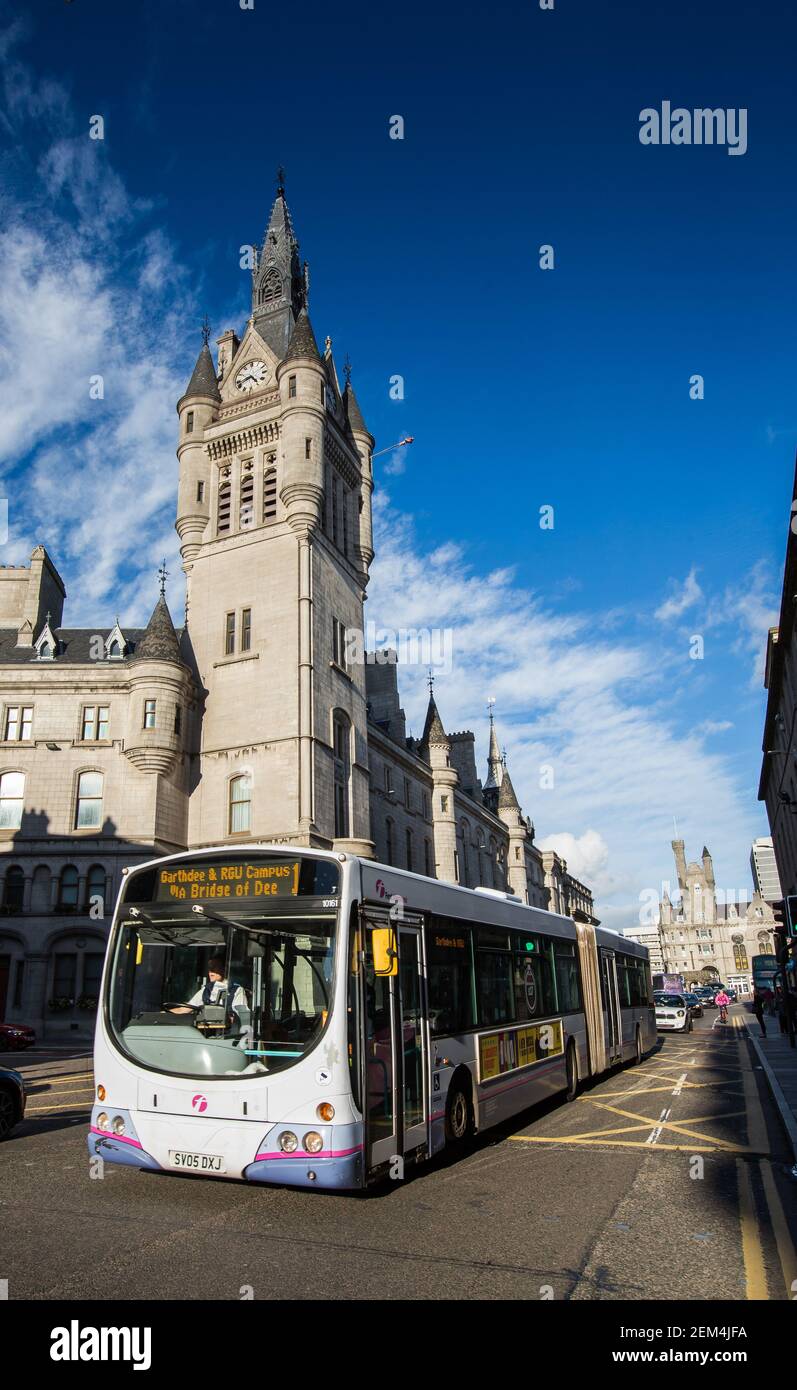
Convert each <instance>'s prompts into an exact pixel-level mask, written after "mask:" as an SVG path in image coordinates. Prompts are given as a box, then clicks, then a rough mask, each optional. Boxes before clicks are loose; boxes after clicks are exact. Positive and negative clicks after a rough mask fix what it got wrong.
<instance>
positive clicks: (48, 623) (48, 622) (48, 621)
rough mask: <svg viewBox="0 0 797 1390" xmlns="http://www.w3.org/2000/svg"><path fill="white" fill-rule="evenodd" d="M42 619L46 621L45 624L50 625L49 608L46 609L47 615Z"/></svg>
mask: <svg viewBox="0 0 797 1390" xmlns="http://www.w3.org/2000/svg"><path fill="white" fill-rule="evenodd" d="M44 621H45V622H46V624H47V626H48V627H49V626H50V610H49V608H48V609H47V617H46V618H45V620H44Z"/></svg>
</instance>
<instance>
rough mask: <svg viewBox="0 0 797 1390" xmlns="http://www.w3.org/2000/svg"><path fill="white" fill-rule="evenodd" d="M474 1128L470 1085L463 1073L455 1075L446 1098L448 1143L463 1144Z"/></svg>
mask: <svg viewBox="0 0 797 1390" xmlns="http://www.w3.org/2000/svg"><path fill="white" fill-rule="evenodd" d="M472 1128H473V1120H472V1115H471V1104H470V1086H469V1085H468V1082H467V1081H466V1079H465V1077H464V1076H463V1075H462V1074H459V1075H454V1076H453V1077H452V1079H451V1085H450V1086H449V1088H448V1096H447V1098H446V1143H447V1144H461V1143H462V1142H463V1140H465V1139H467V1137H468V1135H469V1134H470V1132H471V1129H472Z"/></svg>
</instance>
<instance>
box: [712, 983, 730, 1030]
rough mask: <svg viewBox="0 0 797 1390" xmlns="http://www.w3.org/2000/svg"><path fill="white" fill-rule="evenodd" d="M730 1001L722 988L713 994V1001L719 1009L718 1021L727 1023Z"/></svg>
mask: <svg viewBox="0 0 797 1390" xmlns="http://www.w3.org/2000/svg"><path fill="white" fill-rule="evenodd" d="M730 1002H731V1001H730V999H729V998H728V996H727V994H726V993H725V990H724V989H721V990H720V991H719V993H718V994H716V995H715V996H714V1003H715V1004H716V1006H717V1008H718V1009H719V1011H720V1023H727V1021H728V1005H729V1004H730Z"/></svg>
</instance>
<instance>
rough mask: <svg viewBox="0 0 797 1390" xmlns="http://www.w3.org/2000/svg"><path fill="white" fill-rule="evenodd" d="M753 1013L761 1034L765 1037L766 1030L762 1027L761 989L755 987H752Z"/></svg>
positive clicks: (762, 999)
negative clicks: (759, 1025)
mask: <svg viewBox="0 0 797 1390" xmlns="http://www.w3.org/2000/svg"><path fill="white" fill-rule="evenodd" d="M753 1013H754V1014H755V1016H756V1018H757V1019H758V1022H759V1023H760V1024H761V1036H762V1038H765V1037H766V1035H767V1030H766V1028H765V1027H764V997H763V995H762V994H761V991H760V990H758V989H755V988H754V989H753Z"/></svg>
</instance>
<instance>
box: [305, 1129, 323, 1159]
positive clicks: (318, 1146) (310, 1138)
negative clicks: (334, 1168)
mask: <svg viewBox="0 0 797 1390" xmlns="http://www.w3.org/2000/svg"><path fill="white" fill-rule="evenodd" d="M302 1143H303V1144H304V1147H305V1148H306V1150H307V1152H308V1153H309V1154H317V1153H320V1152H321V1150H322V1149H323V1147H324V1141H323V1139H322V1138H321V1135H320V1134H316V1132H315V1130H314V1129H311V1130H309V1131H308V1133H307V1134H305V1136H304V1139H303V1140H302Z"/></svg>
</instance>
